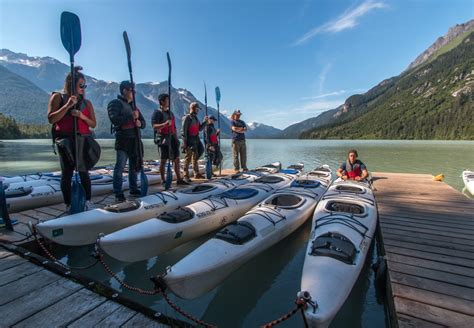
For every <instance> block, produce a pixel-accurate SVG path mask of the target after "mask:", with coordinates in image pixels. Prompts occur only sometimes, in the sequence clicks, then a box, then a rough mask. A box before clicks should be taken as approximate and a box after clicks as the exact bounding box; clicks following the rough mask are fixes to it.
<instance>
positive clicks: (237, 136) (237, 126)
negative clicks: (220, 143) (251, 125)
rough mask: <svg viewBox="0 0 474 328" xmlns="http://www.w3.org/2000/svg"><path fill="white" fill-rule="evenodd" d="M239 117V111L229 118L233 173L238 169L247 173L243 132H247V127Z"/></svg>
mask: <svg viewBox="0 0 474 328" xmlns="http://www.w3.org/2000/svg"><path fill="white" fill-rule="evenodd" d="M240 115H242V113H241V112H240V110H236V111H234V113H233V114H232V116H231V117H230V119H231V122H230V123H231V126H230V127H231V129H232V155H233V157H234V170H235V172H239V170H240V167H242V170H243V171H248V168H247V148H246V145H245V132H246V131H247V125H245V122H244V121H242V120H241V119H240ZM239 159H240V162H239Z"/></svg>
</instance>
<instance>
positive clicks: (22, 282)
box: [0, 270, 61, 311]
mask: <svg viewBox="0 0 474 328" xmlns="http://www.w3.org/2000/svg"><path fill="white" fill-rule="evenodd" d="M60 278H61V277H60V276H58V275H56V274H54V273H52V272H49V271H47V270H41V271H38V272H36V273H33V274H32V275H30V276H27V277H24V278H21V279H19V280H16V281H14V282H12V283H10V284H8V285H4V286H2V287H0V305H3V304H5V303H8V302H11V301H12V300H14V299H17V298H19V297H21V296H24V295H26V294H28V293H31V292H32V291H35V290H36V289H40V288H41V287H43V286H46V285H49V284H51V283H53V282H55V281H57V280H59V279H60ZM0 311H1V310H0Z"/></svg>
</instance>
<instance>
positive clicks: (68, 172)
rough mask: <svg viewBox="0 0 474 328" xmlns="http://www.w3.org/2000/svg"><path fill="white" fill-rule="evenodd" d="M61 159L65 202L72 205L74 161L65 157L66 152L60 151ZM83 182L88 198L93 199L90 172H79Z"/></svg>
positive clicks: (62, 189) (62, 190)
mask: <svg viewBox="0 0 474 328" xmlns="http://www.w3.org/2000/svg"><path fill="white" fill-rule="evenodd" d="M59 160H60V162H61V192H62V193H63V199H64V203H65V204H66V205H71V190H72V176H73V174H74V163H70V161H68V160H67V159H66V158H65V155H64V153H62V152H61V151H60V152H59ZM79 176H80V178H81V184H82V186H83V187H84V191H85V192H86V200H91V194H92V192H91V178H90V177H89V172H88V171H84V172H81V171H80V172H79Z"/></svg>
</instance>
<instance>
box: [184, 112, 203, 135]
mask: <svg viewBox="0 0 474 328" xmlns="http://www.w3.org/2000/svg"><path fill="white" fill-rule="evenodd" d="M186 119H187V120H191V124H189V126H188V131H187V132H188V136H189V137H197V136H198V135H199V127H200V125H201V123H199V120H198V119H197V117H196V116H195V115H192V114H188V115H186Z"/></svg>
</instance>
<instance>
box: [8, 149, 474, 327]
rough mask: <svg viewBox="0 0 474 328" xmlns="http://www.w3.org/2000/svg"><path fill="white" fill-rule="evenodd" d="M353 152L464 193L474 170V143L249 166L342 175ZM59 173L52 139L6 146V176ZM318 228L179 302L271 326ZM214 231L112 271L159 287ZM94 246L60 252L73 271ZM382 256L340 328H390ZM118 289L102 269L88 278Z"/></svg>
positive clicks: (266, 157)
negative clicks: (154, 280) (158, 279)
mask: <svg viewBox="0 0 474 328" xmlns="http://www.w3.org/2000/svg"><path fill="white" fill-rule="evenodd" d="M99 143H100V144H101V145H102V158H101V161H100V163H99V164H109V163H113V162H114V158H115V152H114V150H113V140H100V141H99ZM222 144H223V153H224V157H225V158H226V161H225V163H224V167H225V168H232V163H231V160H229V158H230V152H231V148H230V141H229V140H223V142H222ZM350 148H356V149H357V150H358V151H359V155H360V159H361V160H362V161H364V162H365V163H366V165H367V166H368V168H369V170H371V171H379V172H406V173H426V174H433V175H436V174H440V173H443V174H444V175H445V177H446V179H445V181H446V183H448V184H449V185H451V186H452V187H454V188H455V189H457V190H460V191H461V190H462V189H463V182H462V179H461V178H460V174H461V171H462V170H463V169H465V168H471V169H474V142H472V141H449V142H448V141H384V140H378V141H373V140H372V141H370V140H364V141H359V140H355V141H354V140H342V141H341V140H248V142H247V152H248V158H249V160H248V161H249V163H248V166H249V167H255V166H257V165H261V164H266V163H269V162H274V161H277V160H279V161H281V162H282V163H283V164H284V165H289V164H292V163H296V162H304V163H305V165H306V168H307V169H311V168H313V167H315V166H317V165H320V164H329V165H330V166H331V167H332V168H333V169H336V168H337V166H338V164H339V163H340V161H341V160H343V159H344V158H345V156H346V152H347V150H348V149H350ZM145 152H146V153H145V154H146V156H145V158H147V159H153V158H157V153H156V148H155V146H154V144H153V142H152V141H151V140H146V142H145ZM57 169H59V164H58V162H57V157H56V156H55V155H54V154H53V153H52V149H51V146H50V141H49V140H15V141H0V175H13V174H25V173H34V172H40V171H50V170H57ZM310 229H311V223H310V221H309V220H308V222H307V223H306V224H305V225H304V226H302V227H301V228H300V229H299V230H297V231H296V232H295V233H293V234H292V235H291V236H289V237H288V238H286V239H285V240H283V241H281V242H280V243H278V244H277V245H275V246H273V247H272V248H270V249H268V250H266V251H265V252H263V253H261V254H260V255H259V256H257V257H255V258H254V259H253V260H251V261H250V262H248V263H247V264H245V265H244V266H243V267H242V268H240V269H239V270H238V271H236V272H235V273H233V274H232V275H231V276H230V277H229V278H228V279H226V280H225V282H224V283H223V284H222V285H220V286H219V287H218V288H216V289H215V290H213V291H211V292H209V293H208V294H206V295H204V296H202V297H200V298H198V299H195V300H190V301H184V300H179V299H177V298H175V297H173V296H172V299H173V300H174V301H176V302H177V303H178V304H179V305H180V306H182V307H183V308H184V309H185V310H187V311H189V312H191V313H192V314H194V315H195V316H198V317H200V318H202V319H204V320H206V321H209V322H211V323H214V324H217V325H219V326H221V327H255V326H258V325H261V324H264V323H266V322H268V321H271V320H273V319H275V318H277V317H279V316H281V315H283V314H284V313H286V312H287V311H288V310H290V309H292V308H293V302H294V299H295V296H296V293H297V292H298V291H299V286H300V279H301V272H302V267H303V261H304V255H305V248H306V242H307V240H308V237H309V233H310ZM212 235H213V233H211V234H209V235H207V236H204V237H202V238H200V239H198V240H194V241H192V242H189V243H187V244H185V245H182V246H181V247H178V248H176V249H174V250H173V251H170V252H168V253H166V254H164V255H162V256H160V257H155V258H152V259H149V260H148V261H143V262H138V263H134V264H127V263H122V262H119V261H116V260H114V259H111V258H108V259H107V261H108V263H110V265H111V268H112V269H113V270H114V271H115V272H119V276H120V277H121V278H124V279H125V281H126V282H127V283H129V284H132V285H134V286H140V287H142V288H152V285H151V283H150V282H149V279H148V278H149V277H150V276H153V275H155V274H160V273H162V272H163V271H164V269H165V267H166V266H168V265H172V264H174V263H176V262H177V261H179V260H180V259H181V258H182V257H184V256H185V255H186V254H188V253H189V252H191V251H192V250H193V249H195V248H196V247H198V246H199V245H200V244H202V243H203V242H205V241H206V240H207V239H208V238H209V237H211V236H212ZM91 250H92V248H91V247H76V248H62V247H58V248H57V249H56V252H58V254H60V256H61V257H62V260H63V261H64V262H67V263H68V264H70V265H85V264H87V263H90V261H91V259H90V258H89V257H88V254H90V252H91ZM376 257H377V251H376V249H375V248H374V247H372V251H371V253H370V256H369V257H368V261H367V265H366V266H365V268H364V270H363V272H362V274H361V275H360V277H359V280H358V282H357V284H356V286H355V288H354V290H353V291H352V293H351V295H350V297H349V299H348V300H347V302H346V304H344V306H343V308H342V309H341V311H340V312H339V313H338V315H337V317H336V319H335V320H334V322H333V324H332V327H349V326H350V327H384V326H386V318H385V314H384V305H383V304H382V302H380V300H379V299H378V297H377V296H378V295H377V294H376V290H375V287H374V277H373V272H372V270H371V269H370V265H369V264H370V262H373V261H374V260H375V259H376ZM86 275H89V276H91V277H93V278H94V279H96V280H100V281H102V282H104V283H105V284H108V285H110V286H112V287H114V288H116V289H118V290H121V288H120V286H119V285H118V284H117V283H116V282H115V281H111V280H110V279H109V277H108V276H107V275H106V274H105V273H104V271H103V270H102V268H101V267H98V266H97V267H94V268H92V269H90V270H88V272H87V273H86ZM123 294H124V295H125V296H128V297H130V298H133V299H135V300H136V301H139V302H141V303H143V304H145V305H147V306H150V307H152V308H154V309H156V310H157V311H160V312H162V313H165V314H167V315H169V316H172V317H177V318H180V319H183V318H182V317H181V316H179V315H177V314H176V313H175V312H174V311H173V310H172V309H170V308H169V307H168V306H167V305H166V304H165V303H164V301H163V300H162V299H161V297H149V296H143V297H137V296H135V294H132V293H130V292H127V291H123ZM302 325H303V322H302V319H301V315H299V314H298V315H295V316H294V317H293V318H291V319H290V320H288V321H286V322H284V323H283V324H281V326H282V327H295V326H296V327H298V326H302Z"/></svg>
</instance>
